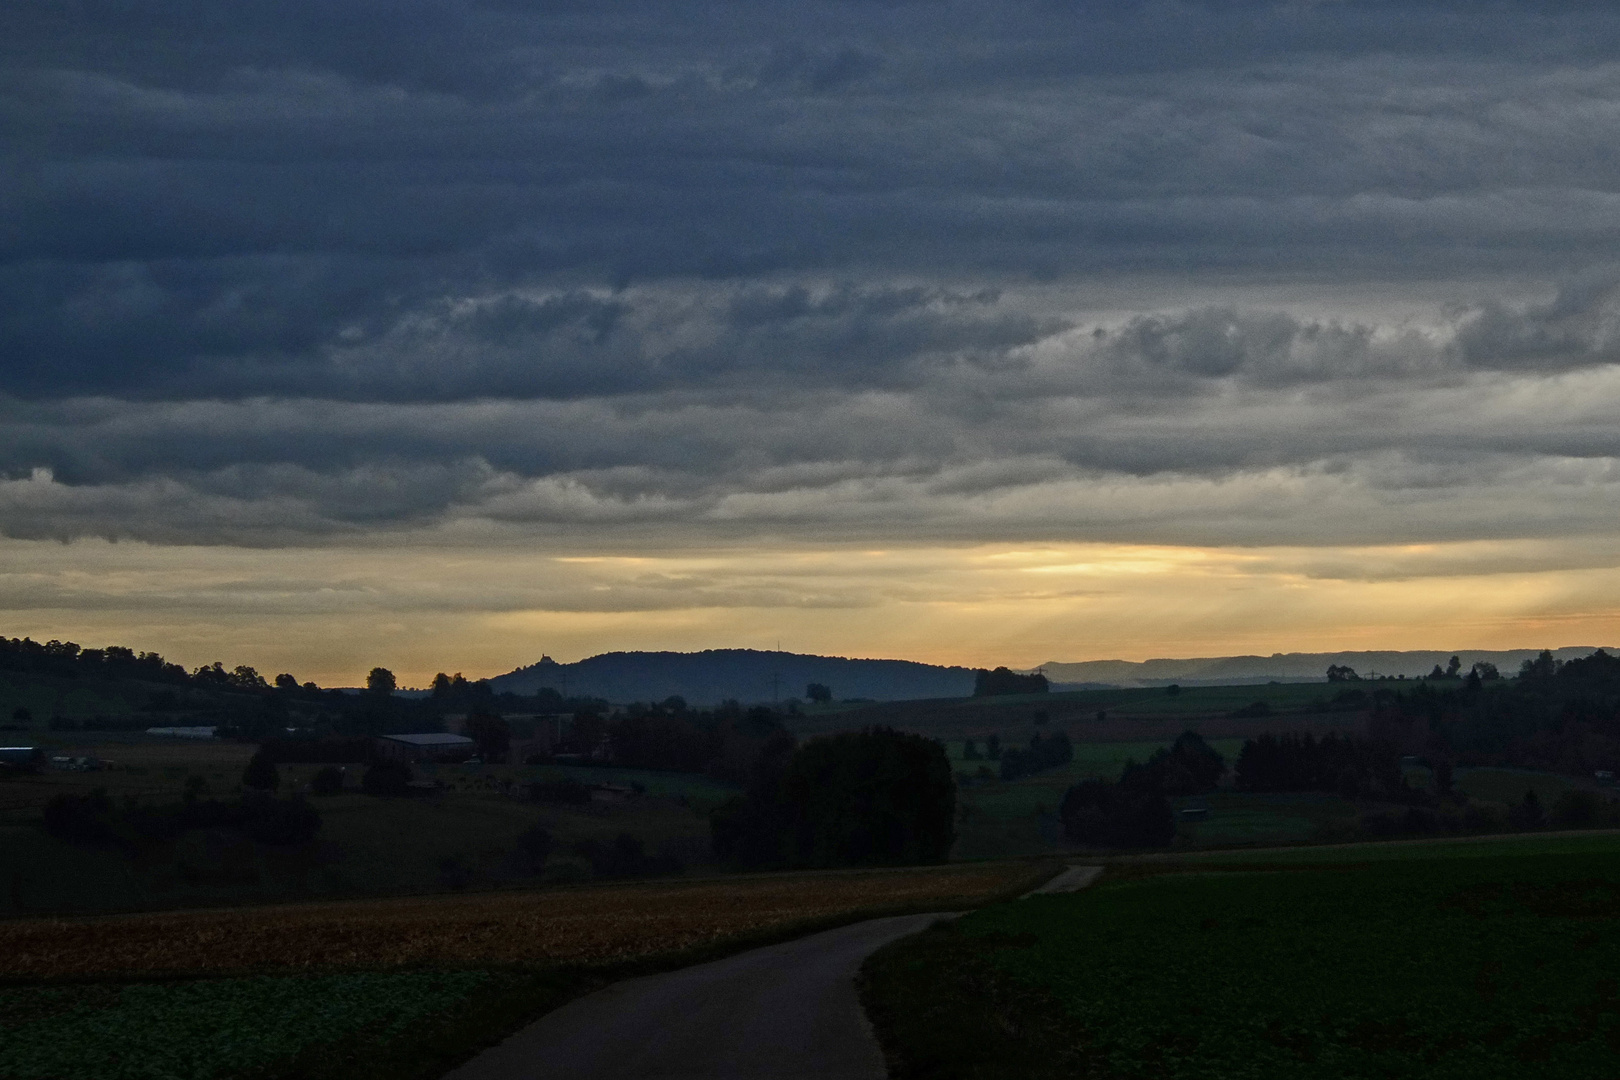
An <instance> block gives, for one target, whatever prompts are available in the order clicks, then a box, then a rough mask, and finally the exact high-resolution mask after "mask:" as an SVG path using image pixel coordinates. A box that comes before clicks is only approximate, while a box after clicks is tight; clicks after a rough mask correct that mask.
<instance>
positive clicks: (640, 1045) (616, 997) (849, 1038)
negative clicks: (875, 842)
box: [445, 866, 1102, 1080]
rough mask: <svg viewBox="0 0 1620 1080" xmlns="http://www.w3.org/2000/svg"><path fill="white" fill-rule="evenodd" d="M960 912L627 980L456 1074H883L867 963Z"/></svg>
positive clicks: (532, 1079)
mask: <svg viewBox="0 0 1620 1080" xmlns="http://www.w3.org/2000/svg"><path fill="white" fill-rule="evenodd" d="M1101 873H1102V867H1100V866H1070V867H1068V868H1067V869H1065V870H1064V871H1063V872H1062V873H1060V874H1058V875H1057V876H1055V877H1054V878H1052V880H1051V881H1049V882H1047V883H1046V884H1045V885H1043V886H1041V887H1040V888H1039V889H1036V890H1035V893H1053V892H1073V891H1075V890H1077V889H1083V888H1085V887H1086V886H1087V885H1090V884H1091V883H1092V882H1093V881H1095V880H1096V879H1097V876H1098V875H1099V874H1101ZM1035 893H1031V894H1029V895H1035ZM953 917H954V915H952V914H950V913H944V912H941V913H936V914H931V915H901V916H897V917H895V918H889V919H872V920H869V921H867V922H862V923H855V924H854V925H851V926H843V927H839V928H838V929H837V930H828V931H826V932H824V933H820V934H813V935H811V936H810V937H806V938H800V939H798V940H797V941H788V942H784V943H783V944H781V945H771V946H769V947H767V948H763V949H754V950H752V951H751V952H745V953H741V954H739V955H737V956H731V957H727V958H726V959H724V960H716V961H714V962H712V963H708V964H699V965H697V966H696V967H689V968H683V969H682V970H680V971H672V972H668V973H666V974H663V975H649V976H646V977H645V978H640V979H627V980H626V981H624V982H621V983H615V984H614V985H612V986H609V987H607V988H606V989H605V990H599V991H597V992H596V993H594V994H591V995H590V996H588V997H583V998H580V999H579V1000H577V1001H573V1002H570V1003H569V1004H567V1005H564V1006H563V1007H562V1008H560V1009H558V1010H556V1011H555V1012H552V1013H548V1014H547V1015H545V1016H543V1017H541V1018H540V1019H539V1020H537V1021H535V1022H534V1023H532V1024H530V1025H529V1026H528V1027H526V1028H524V1029H523V1030H522V1031H519V1032H518V1033H517V1034H516V1035H513V1036H512V1037H511V1038H509V1039H507V1040H506V1041H505V1042H503V1043H501V1044H500V1045H499V1046H496V1047H493V1048H491V1049H489V1050H486V1051H484V1052H483V1053H482V1054H479V1055H478V1056H477V1057H475V1058H473V1059H472V1060H471V1061H469V1062H467V1063H466V1064H465V1065H463V1066H461V1067H460V1068H459V1069H457V1070H455V1071H454V1072H452V1073H450V1074H449V1076H447V1077H445V1080H652V1078H654V1077H660V1078H661V1077H688V1078H692V1080H698V1078H702V1080H789V1078H805V1080H809V1078H812V1077H814V1078H817V1080H884V1077H886V1076H887V1075H888V1070H887V1069H886V1068H885V1066H884V1063H883V1054H882V1052H881V1051H880V1050H879V1049H878V1045H877V1040H876V1039H875V1038H873V1036H872V1030H871V1028H870V1027H869V1026H868V1025H867V1022H866V1015H865V1013H863V1012H862V1011H861V1003H860V1000H859V999H858V998H857V997H856V994H855V975H856V972H857V971H859V970H860V966H861V963H862V962H863V961H864V960H865V959H866V958H867V957H868V956H870V955H872V953H874V952H876V951H877V950H878V949H880V948H882V947H883V946H885V945H887V944H888V943H889V942H891V941H896V940H898V939H900V938H903V937H906V936H907V935H910V934H915V933H917V932H918V931H920V930H923V929H925V928H927V927H928V926H930V925H932V924H933V923H935V922H938V921H939V920H941V919H948V918H953Z"/></svg>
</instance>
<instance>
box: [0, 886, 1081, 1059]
mask: <svg viewBox="0 0 1620 1080" xmlns="http://www.w3.org/2000/svg"><path fill="white" fill-rule="evenodd" d="M1049 873H1050V870H1049V869H1047V868H1043V867H1042V866H1041V865H1038V864H1029V863H1015V862H1009V863H1000V864H993V865H978V866H948V867H937V868H923V869H907V870H894V871H859V872H830V873H809V874H775V875H768V876H760V877H734V878H730V879H719V880H711V881H690V882H681V881H666V882H647V883H639V884H625V885H613V886H592V887H585V888H572V889H568V888H564V889H552V890H545V891H534V892H502V893H487V894H481V895H471V896H436V897H419V898H408V899H398V900H379V901H346V902H339V903H322V904H307V905H286V906H280V907H262V908H235V909H228V910H214V911H190V912H169V913H157V914H142V915H127V916H111V917H95V918H81V919H37V920H34V919H29V920H13V921H9V922H0V1077H4V1078H6V1080H62V1078H75V1080H77V1078H91V1077H94V1078H96V1080H246V1078H253V1080H278V1078H285V1080H320V1078H334V1080H335V1078H339V1077H341V1078H343V1080H365V1078H377V1080H384V1078H386V1080H412V1078H436V1077H438V1076H441V1075H442V1074H443V1073H444V1072H446V1071H447V1070H448V1069H449V1068H450V1067H451V1066H453V1065H455V1064H456V1063H458V1062H460V1061H462V1060H465V1059H466V1058H467V1057H468V1056H470V1055H471V1053H472V1052H473V1051H475V1050H477V1049H479V1048H481V1047H483V1046H487V1045H489V1044H490V1043H492V1042H494V1041H496V1040H498V1039H499V1038H501V1037H503V1036H504V1035H506V1034H508V1033H509V1032H511V1031H513V1030H516V1029H517V1028H518V1027H520V1026H522V1024H523V1023H525V1022H526V1021H528V1020H531V1019H533V1018H535V1017H537V1016H539V1015H541V1014H542V1013H544V1012H546V1011H547V1010H549V1009H550V1008H552V1007H555V1006H556V1005H558V1004H560V1003H561V1002H563V1001H565V1000H567V999H568V998H570V997H572V996H574V995H576V994H579V993H582V992H584V991H587V990H590V989H593V988H595V987H598V986H601V985H604V984H605V983H606V982H608V981H611V980H613V979H616V978H621V977H624V976H626V975H631V974H639V973H644V972H647V971H653V970H664V969H668V968H671V967H677V966H681V965H683V964H687V963H693V962H696V961H698V960H703V959H709V958H713V957H715V956H718V955H724V954H726V953H730V952H735V951H737V950H740V949H743V948H748V947H752V946H754V945H759V944H766V943H769V942H773V941H778V940H783V939H786V938H790V937H796V936H799V935H802V934H804V933H808V932H810V931H811V930H814V929H820V928H825V927H828V926H834V925H841V924H844V923H847V922H851V921H855V920H857V919H863V918H869V917H874V916H878V915H887V914H899V913H905V912H913V911H936V910H948V909H960V908H964V907H974V906H977V905H979V904H982V903H985V902H988V901H993V900H995V899H998V898H1001V897H1005V896H1008V895H1012V894H1016V893H1017V892H1019V891H1022V890H1024V889H1027V888H1029V887H1031V886H1033V885H1034V884H1035V883H1036V882H1037V881H1039V880H1040V879H1041V878H1042V877H1043V876H1046V875H1047V874H1049ZM199 976H208V977H199Z"/></svg>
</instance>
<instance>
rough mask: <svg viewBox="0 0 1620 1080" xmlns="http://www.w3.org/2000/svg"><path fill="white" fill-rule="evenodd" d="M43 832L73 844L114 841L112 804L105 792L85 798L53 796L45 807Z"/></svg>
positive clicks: (98, 790)
mask: <svg viewBox="0 0 1620 1080" xmlns="http://www.w3.org/2000/svg"><path fill="white" fill-rule="evenodd" d="M45 831H46V832H48V833H50V834H51V835H52V836H54V837H56V838H58V839H60V840H67V841H69V842H71V843H75V844H105V843H110V842H111V841H113V840H116V839H117V838H118V834H117V830H116V823H115V820H114V817H113V804H112V800H111V799H109V798H108V797H107V790H106V789H105V788H96V789H95V790H94V791H92V792H90V794H88V795H67V794H62V795H58V796H56V797H55V798H54V799H52V800H51V801H50V802H48V803H46V804H45Z"/></svg>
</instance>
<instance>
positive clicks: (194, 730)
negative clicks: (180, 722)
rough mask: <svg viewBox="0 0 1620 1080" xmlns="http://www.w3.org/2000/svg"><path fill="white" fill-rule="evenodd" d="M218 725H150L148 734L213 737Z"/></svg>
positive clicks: (195, 737) (172, 736)
mask: <svg viewBox="0 0 1620 1080" xmlns="http://www.w3.org/2000/svg"><path fill="white" fill-rule="evenodd" d="M218 730H219V729H218V728H216V727H149V728H147V729H146V733H147V734H148V735H160V736H164V737H166V738H170V739H212V738H213V737H214V734H215V732H217V731H218Z"/></svg>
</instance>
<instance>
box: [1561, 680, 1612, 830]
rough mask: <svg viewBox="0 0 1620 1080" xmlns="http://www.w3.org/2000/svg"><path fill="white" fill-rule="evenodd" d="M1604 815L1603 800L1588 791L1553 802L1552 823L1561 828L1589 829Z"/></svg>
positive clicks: (1565, 794) (1571, 793) (1567, 795)
mask: <svg viewBox="0 0 1620 1080" xmlns="http://www.w3.org/2000/svg"><path fill="white" fill-rule="evenodd" d="M1565 666H1566V667H1567V666H1568V665H1565ZM1606 816H1607V815H1606V814H1605V813H1604V806H1603V800H1602V799H1599V798H1598V797H1597V795H1596V794H1594V793H1593V792H1590V791H1565V792H1562V793H1560V794H1559V796H1558V798H1557V799H1556V800H1554V802H1553V808H1552V823H1553V824H1554V825H1557V826H1558V827H1559V828H1561V829H1590V828H1591V827H1592V826H1594V825H1598V824H1601V823H1602V822H1603V819H1604V818H1605V817H1606Z"/></svg>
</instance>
